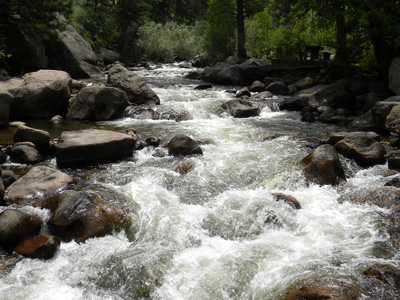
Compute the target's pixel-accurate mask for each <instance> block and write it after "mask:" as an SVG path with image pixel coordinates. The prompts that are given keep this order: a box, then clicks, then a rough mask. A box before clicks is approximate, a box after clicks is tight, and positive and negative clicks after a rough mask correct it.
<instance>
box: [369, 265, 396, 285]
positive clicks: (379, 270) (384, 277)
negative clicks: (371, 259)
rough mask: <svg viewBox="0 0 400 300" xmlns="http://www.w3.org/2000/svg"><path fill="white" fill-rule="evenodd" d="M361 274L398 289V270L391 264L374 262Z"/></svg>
mask: <svg viewBox="0 0 400 300" xmlns="http://www.w3.org/2000/svg"><path fill="white" fill-rule="evenodd" d="M363 275H365V276H368V277H372V278H375V279H377V280H379V281H381V282H383V283H385V284H388V285H390V286H392V287H394V288H396V289H400V270H399V269H397V268H395V267H393V266H391V265H386V264H374V265H372V266H370V267H368V268H367V269H365V270H364V272H363Z"/></svg>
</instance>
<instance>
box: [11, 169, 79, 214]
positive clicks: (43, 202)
mask: <svg viewBox="0 0 400 300" xmlns="http://www.w3.org/2000/svg"><path fill="white" fill-rule="evenodd" d="M74 182H75V180H74V178H73V177H71V176H69V175H67V174H65V173H62V172H60V171H57V170H55V169H52V168H48V167H44V166H38V167H34V168H33V169H31V170H30V171H29V172H28V173H27V174H26V175H25V176H23V177H21V178H19V179H18V180H17V181H16V182H14V183H13V184H12V185H10V186H9V187H8V189H7V190H6V195H5V198H4V200H5V201H6V202H9V203H17V204H25V205H32V206H35V207H49V206H50V205H51V200H52V198H53V197H54V196H56V195H58V194H60V193H62V192H63V191H64V190H66V189H67V188H68V187H69V186H70V185H71V184H72V183H74Z"/></svg>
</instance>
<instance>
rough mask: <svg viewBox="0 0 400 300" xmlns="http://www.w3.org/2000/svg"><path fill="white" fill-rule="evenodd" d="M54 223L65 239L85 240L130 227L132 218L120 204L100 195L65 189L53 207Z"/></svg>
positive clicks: (54, 226) (58, 233) (52, 221)
mask: <svg viewBox="0 0 400 300" xmlns="http://www.w3.org/2000/svg"><path fill="white" fill-rule="evenodd" d="M52 212H53V216H52V218H51V219H50V224H51V225H52V226H53V230H54V231H55V232H56V234H57V235H58V236H60V237H61V238H62V239H63V240H65V241H70V240H71V239H74V240H75V241H76V242H78V243H81V242H84V241H85V240H87V239H88V238H93V237H98V236H104V235H106V234H110V233H112V231H114V230H115V231H120V230H122V229H125V228H128V227H129V226H130V224H131V222H132V220H131V218H130V217H129V216H128V215H127V214H126V213H125V212H124V211H123V210H122V209H120V208H118V207H117V206H116V205H114V204H111V203H107V202H105V201H104V200H102V199H101V198H100V197H99V196H98V195H94V194H85V193H82V192H76V191H65V192H64V193H63V194H62V195H60V196H59V197H58V200H57V205H56V206H55V207H54V208H52Z"/></svg>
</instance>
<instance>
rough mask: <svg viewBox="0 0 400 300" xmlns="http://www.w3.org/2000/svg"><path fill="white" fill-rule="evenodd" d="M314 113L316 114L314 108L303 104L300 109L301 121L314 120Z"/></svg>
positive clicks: (310, 121)
mask: <svg viewBox="0 0 400 300" xmlns="http://www.w3.org/2000/svg"><path fill="white" fill-rule="evenodd" d="M315 115H316V112H315V111H314V109H312V108H311V107H309V106H305V107H304V108H303V109H302V110H301V121H302V122H308V123H312V122H315V120H316V119H315Z"/></svg>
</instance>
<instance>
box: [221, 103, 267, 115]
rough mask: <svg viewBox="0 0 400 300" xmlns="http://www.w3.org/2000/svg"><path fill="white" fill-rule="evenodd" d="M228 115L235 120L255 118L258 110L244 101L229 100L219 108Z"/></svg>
mask: <svg viewBox="0 0 400 300" xmlns="http://www.w3.org/2000/svg"><path fill="white" fill-rule="evenodd" d="M221 107H222V108H223V109H224V110H225V111H226V112H227V113H228V114H230V115H231V116H232V117H235V118H248V117H256V116H258V115H259V114H260V108H259V107H258V106H256V105H254V104H252V103H251V102H249V101H246V100H241V99H240V100H239V99H238V100H230V101H228V102H226V103H224V104H223V105H222V106H221Z"/></svg>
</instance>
